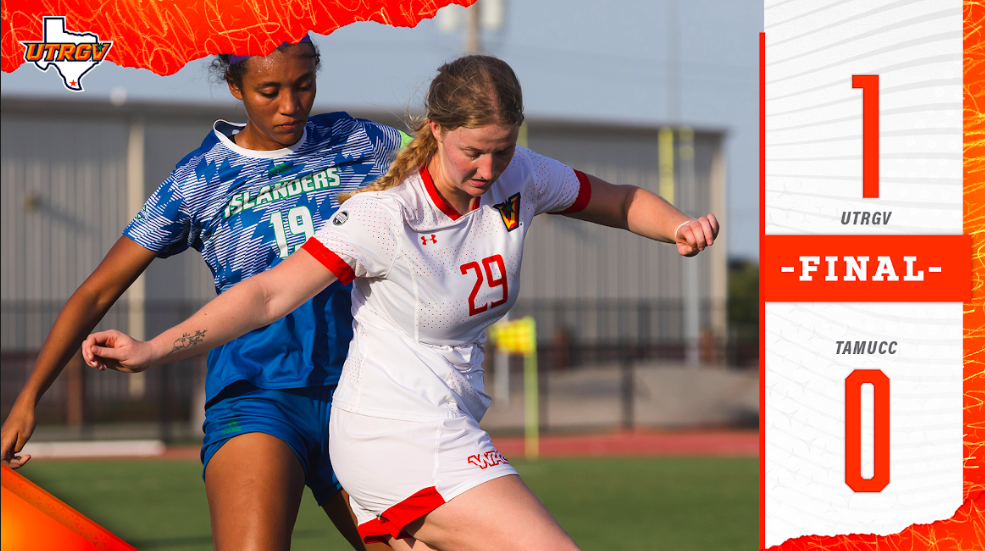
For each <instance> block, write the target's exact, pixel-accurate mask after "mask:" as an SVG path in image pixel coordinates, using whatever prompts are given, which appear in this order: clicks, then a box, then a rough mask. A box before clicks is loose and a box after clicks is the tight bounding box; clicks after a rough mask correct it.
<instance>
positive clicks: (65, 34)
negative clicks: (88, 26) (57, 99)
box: [21, 16, 113, 92]
mask: <svg viewBox="0 0 985 551" xmlns="http://www.w3.org/2000/svg"><path fill="white" fill-rule="evenodd" d="M42 19H43V20H44V22H43V29H44V34H43V40H42V41H41V42H21V45H23V46H24V60H25V61H29V62H33V63H34V64H35V65H36V66H37V67H38V69H40V70H41V71H42V72H47V71H48V69H49V68H51V67H54V68H55V72H57V73H58V76H60V77H61V79H62V84H64V85H65V88H67V89H68V90H71V91H72V92H82V91H83V90H82V77H83V76H84V75H86V74H87V73H88V72H89V71H91V70H92V69H93V67H95V66H96V65H99V64H100V63H101V62H102V61H103V60H104V59H106V56H107V54H109V50H110V48H112V47H113V42H112V41H105V42H100V40H99V36H98V35H96V34H95V33H91V32H81V33H77V32H72V31H69V30H68V29H66V28H65V17H63V16H51V17H49V16H46V17H43V18H42Z"/></svg>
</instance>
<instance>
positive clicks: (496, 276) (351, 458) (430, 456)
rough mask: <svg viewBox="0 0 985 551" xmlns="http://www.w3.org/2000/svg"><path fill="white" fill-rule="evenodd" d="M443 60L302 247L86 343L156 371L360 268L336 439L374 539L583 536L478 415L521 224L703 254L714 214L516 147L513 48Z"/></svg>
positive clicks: (479, 544) (449, 542)
mask: <svg viewBox="0 0 985 551" xmlns="http://www.w3.org/2000/svg"><path fill="white" fill-rule="evenodd" d="M438 71H439V74H438V76H437V77H436V78H435V79H434V81H433V82H432V83H431V87H430V89H429V92H428V97H427V106H426V113H427V116H426V119H425V120H424V121H423V122H422V123H421V124H420V125H419V127H418V128H417V135H416V137H415V138H414V140H413V141H412V142H411V143H410V144H409V145H408V146H407V147H406V148H405V149H404V150H403V151H402V152H401V153H400V155H399V156H398V157H397V159H396V160H395V161H394V162H393V163H392V164H391V166H390V171H389V172H388V174H387V175H386V176H385V177H383V178H380V179H379V180H377V181H376V182H374V184H373V185H371V186H370V187H369V188H368V189H366V190H365V191H366V192H365V193H362V192H359V193H358V194H354V195H353V196H349V197H348V198H346V197H343V198H342V199H343V200H344V201H345V202H344V203H343V204H342V206H341V207H340V209H339V211H338V212H337V213H336V214H335V215H334V216H333V217H332V218H331V221H330V222H329V223H328V224H326V225H325V226H324V227H323V228H321V229H320V230H319V231H318V232H317V233H316V234H315V237H314V238H312V239H310V240H309V241H308V242H307V243H306V244H305V246H304V247H303V251H304V252H299V253H297V254H294V255H292V256H291V257H290V258H288V259H287V260H285V261H284V262H283V263H282V264H281V265H279V266H277V267H276V268H274V269H272V270H270V271H268V272H265V273H264V274H261V275H259V276H256V277H254V278H251V279H249V280H247V281H245V282H243V283H242V284H240V285H237V286H236V287H234V288H233V289H231V290H230V291H228V292H227V293H225V294H223V295H222V296H220V297H219V298H217V299H216V300H214V301H212V302H211V303H209V304H208V305H207V306H205V307H204V308H203V309H202V310H201V311H199V312H198V313H197V314H195V315H194V316H193V317H192V318H190V319H189V320H187V321H186V322H184V323H182V324H180V325H178V326H177V327H175V328H173V329H170V330H168V331H166V332H164V333H162V334H161V335H160V336H158V337H156V338H155V339H153V340H151V341H148V342H138V341H134V340H132V339H130V338H129V337H128V336H126V335H124V334H122V333H119V332H117V331H108V332H102V333H97V334H94V335H90V337H89V338H88V339H87V340H86V342H85V343H84V345H83V356H84V357H85V359H86V361H87V362H88V363H89V364H90V365H92V366H93V367H97V368H100V369H105V368H107V367H109V368H112V369H121V370H127V371H139V370H143V369H146V368H147V367H149V366H152V365H155V364H157V363H159V362H162V361H170V360H172V359H176V358H180V357H183V356H185V355H187V354H189V351H187V350H180V351H176V352H172V351H171V345H170V343H171V342H172V341H173V340H174V339H175V338H177V337H178V336H180V335H182V334H183V333H191V334H196V332H199V333H200V334H201V335H202V340H201V342H199V343H198V344H197V345H196V347H209V346H216V345H218V344H221V343H223V342H225V341H227V340H229V339H231V338H234V337H236V336H237V335H239V334H241V333H243V332H245V331H248V330H250V329H251V328H253V327H258V326H262V325H264V324H267V323H270V322H271V321H273V320H275V319H277V318H278V317H280V316H281V315H283V314H284V313H286V312H289V311H290V310H291V309H292V308H294V307H295V306H296V305H297V304H299V303H300V302H302V301H304V300H306V299H307V298H308V297H310V296H312V295H313V294H315V293H317V292H318V291H320V290H321V289H323V288H324V287H325V286H326V285H328V284H330V283H333V282H335V281H336V280H340V281H342V282H343V283H347V282H349V281H354V282H355V283H354V288H353V312H354V318H355V321H354V333H355V336H354V339H353V341H352V344H351V346H350V348H349V357H348V358H347V360H346V363H345V367H344V369H343V373H342V379H341V381H340V383H339V388H338V391H337V392H336V395H335V399H334V402H333V408H334V409H333V414H332V417H331V421H330V423H331V438H330V448H331V455H332V462H333V464H334V466H335V469H336V473H337V474H338V477H339V480H340V482H341V483H342V485H343V487H345V489H346V490H347V491H348V492H349V494H350V502H351V505H352V508H353V510H354V511H355V513H356V515H357V517H358V521H359V531H360V535H361V536H362V537H363V539H364V541H366V542H377V541H380V542H383V541H385V542H390V543H396V542H397V541H398V540H406V541H405V542H403V543H414V544H418V543H424V544H427V545H430V546H434V547H437V548H440V549H489V550H499V549H531V550H534V549H536V550H546V549H576V546H575V544H574V542H573V541H572V540H571V538H570V537H569V536H568V535H567V534H566V533H565V532H564V531H563V530H562V529H561V527H560V526H559V525H558V524H557V522H556V521H555V520H554V519H553V517H552V516H551V515H550V513H548V511H547V510H546V509H545V508H544V507H543V505H541V504H540V502H539V501H538V500H537V498H536V497H534V495H533V494H532V493H531V492H530V490H528V489H527V487H526V486H525V485H524V484H523V482H522V481H521V480H520V478H519V477H518V476H517V474H516V471H515V470H514V469H513V467H512V466H511V465H510V464H509V462H508V461H507V460H506V458H504V457H503V456H502V455H501V454H500V453H499V452H498V451H497V450H496V448H495V447H494V446H493V444H492V442H491V440H490V439H489V436H488V435H487V434H486V433H485V431H483V430H482V429H480V428H479V424H478V422H479V420H480V419H481V418H482V415H483V414H484V413H485V410H486V408H487V407H488V405H489V396H488V395H487V394H486V393H485V392H484V390H483V386H482V369H481V367H480V364H481V362H482V354H483V351H482V343H483V341H484V335H485V329H486V327H488V326H489V325H490V324H491V323H493V322H495V321H496V320H498V319H499V318H500V317H502V316H503V314H505V313H506V312H507V311H508V310H509V308H510V306H511V305H512V304H513V303H514V301H515V300H516V297H517V294H518V292H519V281H520V279H519V275H520V263H521V259H522V256H523V238H524V235H525V234H526V232H527V230H528V229H529V228H530V223H531V221H532V219H533V217H534V216H535V215H538V214H541V213H554V214H565V215H567V216H571V217H574V218H579V219H582V220H587V221H590V222H595V223H598V224H605V225H608V226H614V227H618V228H624V229H628V230H629V231H632V232H634V233H637V234H639V235H642V236H645V237H648V238H651V239H656V240H659V241H665V242H669V243H675V244H676V246H677V249H678V251H679V252H680V253H681V254H682V255H685V256H691V255H694V254H697V253H698V252H699V251H700V250H702V249H704V248H705V247H707V246H709V245H711V244H712V243H713V242H714V239H715V237H716V236H717V234H718V221H717V220H716V219H715V217H714V215H711V214H709V215H708V216H707V217H702V218H699V219H691V218H689V217H688V216H686V215H684V214H683V213H681V212H680V211H678V210H677V209H675V208H674V207H673V206H671V205H669V204H668V203H667V202H666V201H663V200H662V199H660V198H659V197H657V196H656V195H654V194H652V193H650V192H648V191H645V190H642V189H640V188H637V187H634V186H615V185H611V184H608V183H606V182H603V181H602V180H599V179H598V178H595V177H593V176H589V175H586V174H583V173H581V172H578V171H575V170H572V169H571V168H568V167H566V166H564V165H563V164H561V163H559V162H557V161H554V160H552V159H548V158H546V157H543V156H540V155H537V154H536V153H534V152H532V151H530V150H528V149H526V148H523V147H518V146H517V144H516V140H517V135H518V132H519V127H520V124H521V123H522V122H523V102H522V97H521V93H520V85H519V83H518V82H517V80H516V76H515V75H514V73H513V71H512V70H511V69H510V68H509V66H508V65H507V64H506V63H504V62H502V61H500V60H498V59H495V58H492V57H487V56H468V57H463V58H460V59H458V60H456V61H454V62H451V63H449V64H446V65H444V66H442V67H441V68H440V69H439V70H438ZM196 347H192V348H193V349H195V348H196ZM199 349H200V348H199ZM415 540H416V541H415Z"/></svg>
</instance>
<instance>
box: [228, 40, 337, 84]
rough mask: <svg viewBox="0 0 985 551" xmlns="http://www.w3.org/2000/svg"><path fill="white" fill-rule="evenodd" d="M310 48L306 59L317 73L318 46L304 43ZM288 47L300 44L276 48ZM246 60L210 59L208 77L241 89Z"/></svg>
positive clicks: (318, 63) (318, 62) (319, 65)
mask: <svg viewBox="0 0 985 551" xmlns="http://www.w3.org/2000/svg"><path fill="white" fill-rule="evenodd" d="M305 44H308V45H309V46H311V53H310V54H306V57H311V58H312V59H313V60H314V61H315V71H316V72H317V71H318V70H319V69H321V54H320V53H319V52H318V46H315V45H314V43H311V42H306V43H305ZM288 46H300V44H281V45H280V46H278V47H277V49H278V50H283V49H284V48H287V47H288ZM247 61H249V60H248V59H244V60H243V61H240V62H239V63H229V54H219V55H217V56H215V57H214V58H213V59H212V63H211V64H209V75H210V78H211V80H212V81H213V82H215V83H217V84H218V83H220V82H226V83H230V84H233V85H235V86H236V87H237V88H239V89H242V88H243V75H245V74H246V72H247V71H246V62H247Z"/></svg>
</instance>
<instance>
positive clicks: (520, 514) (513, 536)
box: [405, 475, 578, 551]
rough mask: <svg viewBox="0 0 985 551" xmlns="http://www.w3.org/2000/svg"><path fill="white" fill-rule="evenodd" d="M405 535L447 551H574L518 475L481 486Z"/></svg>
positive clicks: (410, 527) (412, 525)
mask: <svg viewBox="0 0 985 551" xmlns="http://www.w3.org/2000/svg"><path fill="white" fill-rule="evenodd" d="M405 529H406V530H407V532H408V533H410V534H411V535H413V536H414V537H415V538H417V539H419V540H421V541H423V542H426V543H428V544H430V545H432V546H434V547H437V548H439V549H443V550H446V551H466V550H467V551H495V550H499V549H515V550H531V551H533V550H537V551H555V550H556V551H562V550H563V551H571V550H575V549H578V547H577V546H576V545H575V542H574V540H572V539H571V537H570V536H568V534H567V533H566V532H565V531H564V530H563V529H562V528H561V526H560V525H559V524H558V523H557V521H556V520H554V517H553V516H551V514H550V513H549V512H548V511H547V509H546V508H545V507H544V505H543V504H542V503H541V502H540V500H538V499H537V497H536V496H534V494H533V492H531V491H530V490H529V489H528V488H527V486H526V484H524V483H523V481H522V480H520V477H519V476H517V475H508V476H503V477H500V478H495V479H493V480H490V481H488V482H483V483H482V484H480V485H478V486H476V487H474V488H472V489H470V490H467V491H466V492H464V493H463V494H461V495H459V496H457V497H455V498H454V499H452V500H450V501H448V502H447V503H445V504H443V505H441V506H439V507H438V508H437V509H435V510H433V511H431V512H430V513H428V514H427V515H425V516H424V517H421V518H419V519H417V520H416V521H414V522H412V523H410V524H408V525H407V527H406V528H405Z"/></svg>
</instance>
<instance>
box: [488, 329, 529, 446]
mask: <svg viewBox="0 0 985 551" xmlns="http://www.w3.org/2000/svg"><path fill="white" fill-rule="evenodd" d="M488 331H489V337H490V338H492V339H494V340H495V341H496V348H497V349H498V350H499V351H501V352H505V353H508V354H523V398H524V401H523V403H524V408H523V409H524V411H523V417H524V422H525V423H524V424H525V431H524V432H525V434H526V446H525V448H526V450H525V452H526V457H527V459H537V456H538V455H539V454H540V449H539V448H540V446H539V440H540V412H539V410H538V397H539V391H538V388H537V324H536V322H534V319H533V318H532V317H530V316H527V317H524V318H520V319H518V320H514V321H507V322H500V323H497V324H495V325H492V326H490V327H489V330H488Z"/></svg>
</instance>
